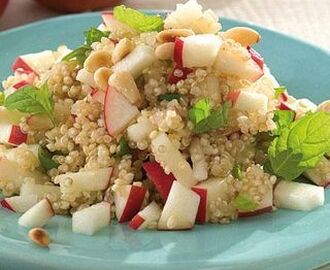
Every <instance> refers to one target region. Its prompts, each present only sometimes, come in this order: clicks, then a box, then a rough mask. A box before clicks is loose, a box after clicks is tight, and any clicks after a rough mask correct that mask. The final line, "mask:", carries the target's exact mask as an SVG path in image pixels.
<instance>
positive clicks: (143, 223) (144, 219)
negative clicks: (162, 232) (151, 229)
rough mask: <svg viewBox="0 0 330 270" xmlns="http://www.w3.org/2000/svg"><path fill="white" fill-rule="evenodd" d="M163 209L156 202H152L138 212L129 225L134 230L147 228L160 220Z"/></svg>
mask: <svg viewBox="0 0 330 270" xmlns="http://www.w3.org/2000/svg"><path fill="white" fill-rule="evenodd" d="M161 212H162V210H161V209H160V207H159V206H158V204H157V203H156V202H154V201H153V202H151V203H150V204H149V205H148V206H146V207H145V208H144V209H143V210H141V211H140V212H139V213H137V214H136V215H135V216H134V217H133V219H132V220H131V221H130V222H129V224H128V226H129V227H130V228H132V229H133V230H141V229H144V228H147V227H148V226H149V225H150V224H152V223H156V224H157V222H158V220H159V218H160V215H161Z"/></svg>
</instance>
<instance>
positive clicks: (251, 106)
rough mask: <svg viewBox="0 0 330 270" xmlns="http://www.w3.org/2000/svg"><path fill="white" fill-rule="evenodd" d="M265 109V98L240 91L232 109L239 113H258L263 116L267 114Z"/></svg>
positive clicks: (266, 104)
mask: <svg viewBox="0 0 330 270" xmlns="http://www.w3.org/2000/svg"><path fill="white" fill-rule="evenodd" d="M267 107H268V98H267V96H265V95H263V94H259V93H254V92H249V91H241V92H240V94H239V95H238V98H237V99H236V102H235V105H234V108H235V109H237V110H239V111H245V112H255V111H258V112H260V113H262V114H265V113H266V112H267Z"/></svg>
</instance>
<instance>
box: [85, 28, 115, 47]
mask: <svg viewBox="0 0 330 270" xmlns="http://www.w3.org/2000/svg"><path fill="white" fill-rule="evenodd" d="M109 34H110V32H103V31H100V30H98V29H97V28H95V27H91V28H90V29H89V30H88V31H86V32H84V35H85V40H86V44H87V45H88V46H90V45H92V43H94V42H99V41H101V39H102V38H103V37H108V36H109Z"/></svg>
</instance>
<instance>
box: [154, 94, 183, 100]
mask: <svg viewBox="0 0 330 270" xmlns="http://www.w3.org/2000/svg"><path fill="white" fill-rule="evenodd" d="M181 97H182V95H181V94H179V93H166V94H162V95H160V96H159V97H158V99H159V100H160V101H162V100H167V101H171V100H173V99H177V100H179V99H180V98H181Z"/></svg>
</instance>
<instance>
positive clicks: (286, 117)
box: [273, 110, 295, 135]
mask: <svg viewBox="0 0 330 270" xmlns="http://www.w3.org/2000/svg"><path fill="white" fill-rule="evenodd" d="M294 117H295V113H294V112H293V111H288V110H278V111H275V112H274V118H273V120H274V122H275V124H276V126H277V128H276V129H275V130H274V131H273V134H274V135H279V134H280V131H281V129H282V128H285V127H288V126H289V125H290V124H291V123H292V122H293V120H294Z"/></svg>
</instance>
